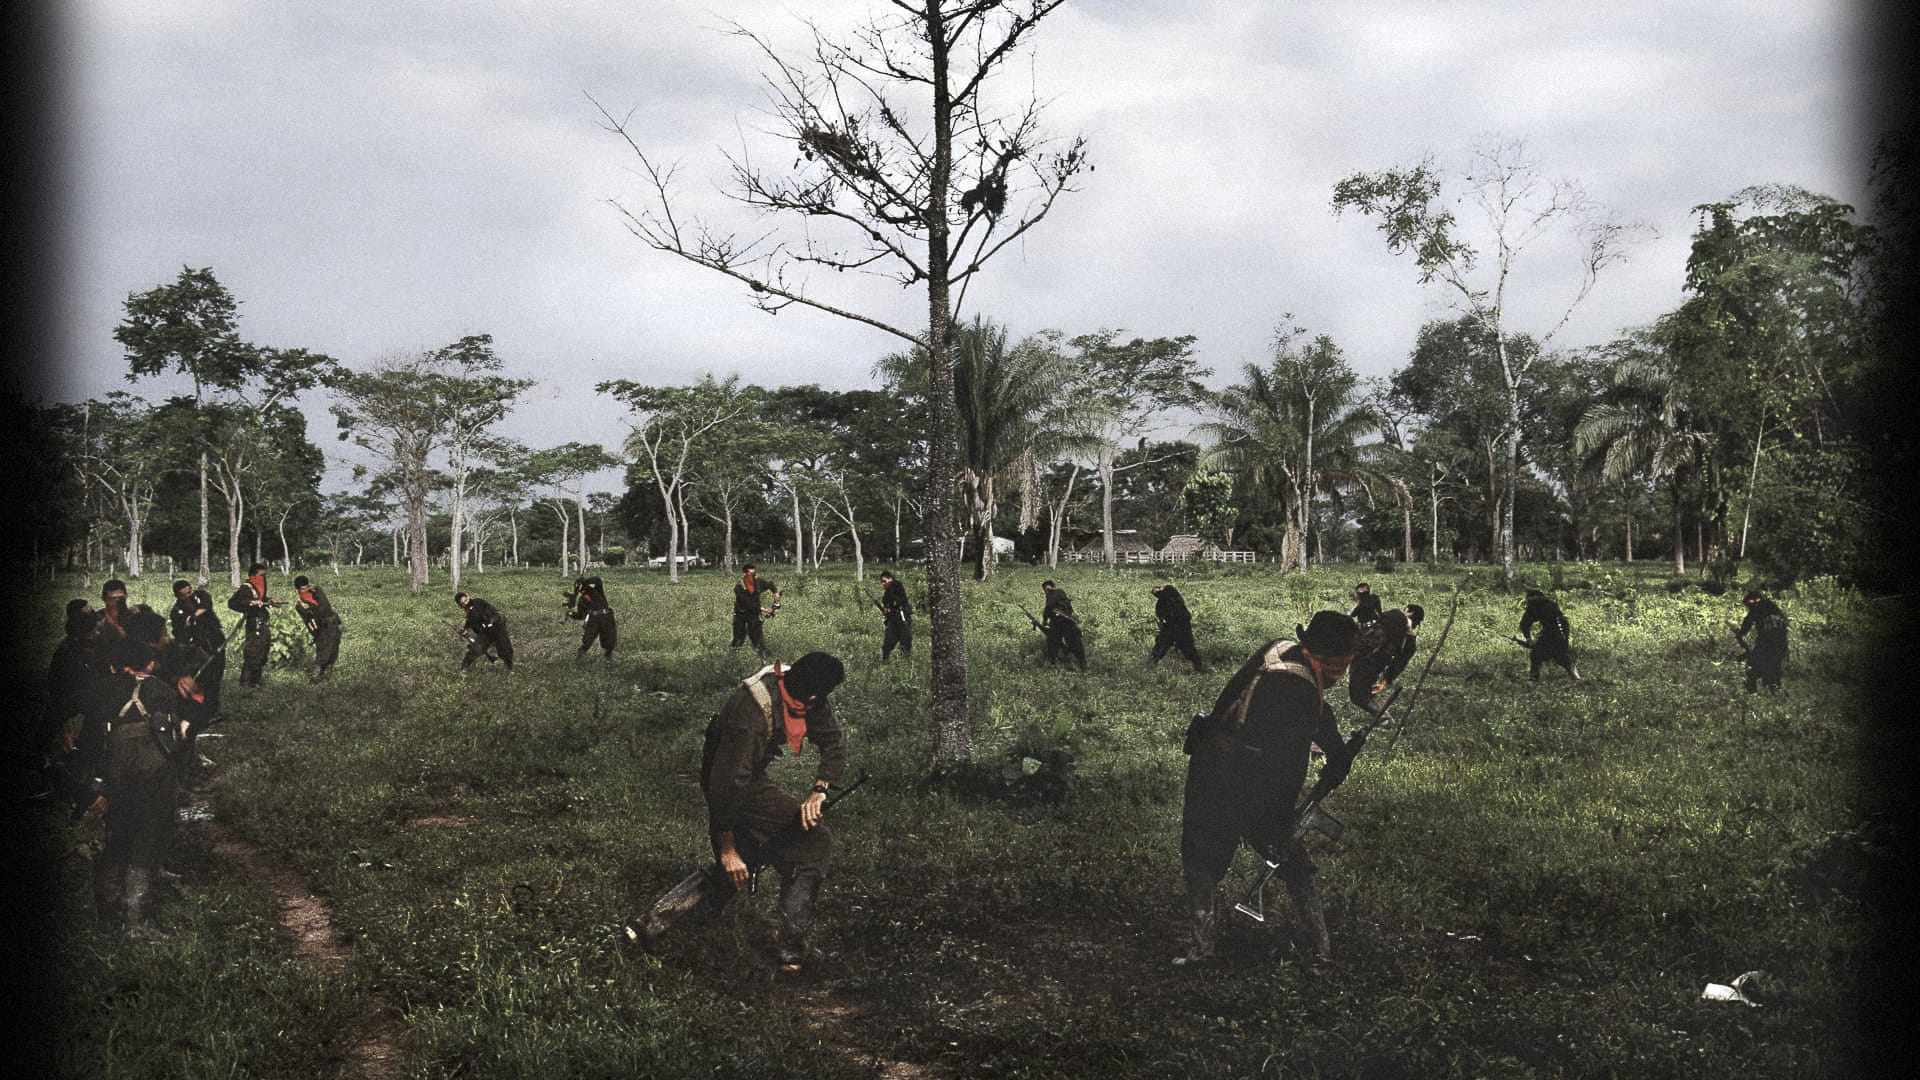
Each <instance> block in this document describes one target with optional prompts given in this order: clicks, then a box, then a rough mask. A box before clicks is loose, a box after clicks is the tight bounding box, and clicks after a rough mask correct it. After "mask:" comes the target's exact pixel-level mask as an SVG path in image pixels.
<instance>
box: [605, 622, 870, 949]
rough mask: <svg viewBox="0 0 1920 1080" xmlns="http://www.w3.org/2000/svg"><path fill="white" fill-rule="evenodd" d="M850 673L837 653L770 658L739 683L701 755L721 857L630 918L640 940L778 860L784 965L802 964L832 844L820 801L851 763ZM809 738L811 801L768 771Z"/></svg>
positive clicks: (728, 896)
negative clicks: (844, 716)
mask: <svg viewBox="0 0 1920 1080" xmlns="http://www.w3.org/2000/svg"><path fill="white" fill-rule="evenodd" d="M845 678H846V669H845V667H844V666H843V665H842V664H841V662H840V661H839V660H838V659H837V658H835V657H833V656H831V655H829V654H827V653H823V652H811V653H808V654H807V655H805V656H802V657H801V658H800V659H799V660H797V661H795V662H794V665H793V666H792V667H791V668H786V669H782V668H781V667H780V665H779V664H770V665H768V666H767V667H765V668H762V669H761V670H760V671H757V672H755V673H754V674H752V675H750V676H748V677H747V678H746V679H745V680H744V681H742V682H741V684H740V686H739V687H738V688H737V689H735V690H734V692H733V695H732V696H731V697H729V698H728V699H727V703H726V705H725V706H723V707H722V708H721V710H720V712H719V714H718V715H716V716H715V717H714V718H713V722H712V723H711V724H709V725H707V735H706V745H705V747H704V748H703V750H702V751H701V756H700V789H701V790H702V791H703V792H705V794H706V799H707V833H708V837H709V839H710V840H711V841H712V844H713V855H714V862H713V865H711V866H708V867H704V868H702V869H700V870H697V871H695V872H694V873H693V874H691V875H689V876H688V877H687V878H686V879H685V880H683V881H681V882H680V883H679V884H678V885H675V886H674V887H673V888H672V889H670V890H668V891H667V893H666V895H664V896H662V897H661V898H660V899H659V900H657V901H655V902H654V905H653V907H652V908H651V909H649V910H648V912H647V913H646V914H645V915H643V916H641V917H640V918H638V919H635V920H633V921H632V922H631V923H629V924H628V926H627V933H628V935H629V936H630V937H631V938H632V939H634V940H636V941H639V942H642V943H644V944H648V945H651V944H652V943H653V942H655V941H657V940H658V939H659V938H660V936H661V935H662V934H664V933H666V932H667V929H668V927H670V926H672V925H673V923H674V922H675V920H677V919H679V918H680V916H682V915H684V914H686V913H687V912H689V911H692V910H693V909H694V908H696V907H699V906H701V905H703V904H706V905H709V906H715V907H722V906H725V905H726V903H727V902H728V901H730V900H732V899H733V897H734V896H735V895H736V894H737V893H738V892H739V890H740V889H741V888H742V887H744V886H745V885H746V884H747V882H748V880H749V878H750V877H751V874H752V871H753V870H754V869H757V868H758V867H760V866H762V865H764V864H769V863H770V864H772V866H773V868H774V869H775V870H776V871H778V872H779V874H780V934H779V940H778V943H777V959H778V963H779V966H780V968H781V970H783V971H798V970H800V966H801V964H802V963H803V962H804V960H805V957H806V944H807V931H808V929H809V927H810V926H811V925H812V923H813V908H814V901H815V900H816V898H817V897H818V896H819V891H820V886H821V883H822V881H823V880H824V879H825V876H826V871H827V862H828V860H829V858H830V857H831V855H832V850H833V837H832V834H831V833H830V832H828V830H827V826H826V823H825V822H823V821H822V820H821V814H820V808H821V806H822V804H824V803H825V802H826V798H827V792H828V791H829V790H830V789H831V788H832V787H833V785H835V784H838V783H839V782H840V778H841V775H842V774H843V773H844V772H845V771H846V766H847V740H846V734H845V733H844V732H843V731H842V730H841V728H840V723H839V721H838V720H836V719H835V718H834V715H833V704H832V702H830V701H829V700H828V698H827V695H828V694H829V693H831V692H832V691H833V689H834V687H836V686H839V685H840V683H841V681H842V680H844V679H845ZM803 741H806V742H811V743H813V745H814V746H815V747H816V748H817V749H818V750H819V751H820V764H819V767H818V768H816V769H815V770H814V781H813V786H812V789H811V790H810V791H808V793H807V798H806V801H804V802H798V801H795V800H794V798H793V797H792V796H790V795H788V794H787V793H786V792H784V791H781V790H780V788H779V787H778V786H776V785H775V784H774V782H773V781H772V780H770V779H768V777H767V767H768V766H769V765H771V764H772V763H773V761H774V759H775V758H777V757H779V756H780V753H781V750H782V748H783V747H784V748H786V749H788V750H790V751H792V752H793V753H795V754H798V753H799V752H800V749H801V744H802V742H803Z"/></svg>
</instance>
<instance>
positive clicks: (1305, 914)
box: [1287, 871, 1333, 964]
mask: <svg viewBox="0 0 1920 1080" xmlns="http://www.w3.org/2000/svg"><path fill="white" fill-rule="evenodd" d="M1287 898H1288V899H1290V900H1292V901H1293V917H1294V920H1295V923H1296V925H1297V926H1298V927H1299V934H1300V938H1301V940H1302V941H1304V942H1305V944H1306V948H1307V951H1308V952H1310V953H1312V954H1313V959H1314V960H1316V961H1318V962H1320V963H1323V964H1324V963H1327V962H1329V961H1331V960H1332V959H1333V941H1332V940H1331V939H1329V938H1328V937H1327V911H1326V908H1325V906H1323V905H1322V904H1321V902H1320V879H1319V875H1317V874H1315V873H1313V872H1312V871H1308V872H1307V873H1306V874H1303V875H1301V876H1299V877H1296V878H1292V879H1289V880H1288V881H1287Z"/></svg>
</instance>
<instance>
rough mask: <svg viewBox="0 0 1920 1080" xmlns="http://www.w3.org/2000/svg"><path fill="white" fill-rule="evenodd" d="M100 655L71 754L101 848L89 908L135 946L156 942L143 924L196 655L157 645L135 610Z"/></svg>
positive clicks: (154, 621)
mask: <svg viewBox="0 0 1920 1080" xmlns="http://www.w3.org/2000/svg"><path fill="white" fill-rule="evenodd" d="M122 625H123V628H124V630H125V631H126V632H125V635H124V636H123V637H121V638H120V639H118V640H115V641H114V642H112V643H111V644H110V645H109V646H108V647H107V655H106V663H107V669H108V674H107V675H106V676H105V677H104V678H102V679H100V680H98V681H97V682H96V684H95V686H94V688H93V691H92V693H91V695H90V697H89V704H88V708H87V723H86V728H85V730H84V731H83V733H82V736H81V746H80V750H79V753H78V756H79V758H80V760H81V762H82V766H83V768H84V769H85V775H88V776H95V777H99V778H100V780H101V795H102V797H103V800H104V803H105V815H106V834H107V836H106V843H105V845H104V846H103V847H102V848H101V850H100V852H99V853H98V854H97V855H96V856H95V858H94V865H93V894H94V903H95V906H96V908H97V910H98V911H99V913H100V914H101V916H102V917H103V918H106V919H108V920H112V921H117V922H119V923H121V924H122V925H124V926H125V928H126V930H127V933H128V934H129V935H130V936H132V937H135V938H138V939H142V940H151V939H154V938H158V937H160V936H161V934H160V931H159V928H158V927H157V926H156V925H155V923H154V921H153V916H154V909H155V906H156V904H155V897H154V893H153V888H154V885H155V884H156V878H157V876H158V874H159V870H160V862H161V860H162V859H163V858H164V857H165V854H166V849H167V844H168V841H169V840H170V839H171V837H172V835H173V827H174V821H175V817H176V814H177V811H178V808H179V802H180V784H181V778H182V776H183V775H184V774H183V771H182V766H183V759H184V757H185V756H186V755H187V754H190V753H191V752H192V751H191V737H192V735H193V726H194V724H195V723H196V722H197V720H196V713H197V712H198V707H199V706H200V705H201V704H202V702H201V701H199V700H196V699H200V698H202V697H203V695H202V694H201V693H200V690H199V687H198V686H197V685H196V684H195V682H194V680H193V675H192V672H193V669H194V668H195V667H197V666H199V664H200V663H201V661H203V660H204V659H205V658H206V654H205V653H204V652H202V651H201V650H200V649H198V648H195V647H192V646H187V645H176V644H173V643H171V642H169V640H168V638H167V621H166V619H165V618H163V617H162V616H161V615H160V614H159V613H158V612H156V611H154V610H152V609H151V608H148V607H146V606H145V605H141V606H140V607H139V608H137V609H135V610H132V611H129V612H127V613H126V615H125V618H124V620H123V623H122Z"/></svg>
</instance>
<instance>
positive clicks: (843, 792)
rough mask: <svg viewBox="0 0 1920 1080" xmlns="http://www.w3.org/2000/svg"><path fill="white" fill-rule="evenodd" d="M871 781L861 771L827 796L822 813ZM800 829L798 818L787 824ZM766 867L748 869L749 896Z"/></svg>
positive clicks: (865, 773)
mask: <svg viewBox="0 0 1920 1080" xmlns="http://www.w3.org/2000/svg"><path fill="white" fill-rule="evenodd" d="M871 779H873V774H872V773H870V772H868V771H867V770H865V769H861V770H860V775H859V776H856V777H854V779H853V783H851V784H848V785H847V786H846V787H843V788H841V789H840V790H839V791H836V792H834V793H832V794H830V795H828V796H827V800H826V801H825V802H823V803H821V804H820V812H821V813H822V814H825V813H826V812H827V811H829V810H831V809H833V807H834V804H835V803H838V802H839V801H840V800H841V799H844V798H846V797H847V796H849V795H851V794H853V793H854V792H856V791H858V790H860V785H861V784H864V783H866V782H867V781H868V780H871ZM799 827H800V819H799V818H797V817H796V818H794V819H793V821H791V822H789V823H788V824H787V830H788V831H789V832H791V831H792V830H794V829H797V828H799ZM764 866H766V863H759V864H756V865H754V866H750V867H748V868H747V895H749V896H751V895H753V893H754V891H755V890H757V889H759V887H760V870H761V868H762V867H764Z"/></svg>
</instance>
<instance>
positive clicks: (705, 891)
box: [625, 867, 719, 948]
mask: <svg viewBox="0 0 1920 1080" xmlns="http://www.w3.org/2000/svg"><path fill="white" fill-rule="evenodd" d="M718 895H719V888H718V887H717V886H716V885H715V884H714V878H713V871H712V870H711V869H709V868H707V867H701V868H700V869H698V870H695V871H694V872H693V873H691V874H688V875H687V876H686V877H685V878H683V879H681V881H680V883H679V884H678V885H675V886H674V887H673V888H671V889H668V890H667V891H666V893H665V894H664V895H662V896H661V897H660V899H658V900H655V901H654V902H653V906H652V907H650V908H648V909H647V913H646V914H645V915H642V916H640V917H638V918H634V919H629V920H627V925H626V927H625V930H626V935H627V940H628V941H631V942H633V943H634V944H636V945H640V946H642V947H645V948H652V947H653V945H654V943H655V942H657V941H659V940H660V938H661V937H662V936H664V935H665V934H666V932H667V930H668V929H669V928H671V927H672V926H673V924H674V923H676V922H678V921H679V920H680V917H681V916H682V915H685V914H686V913H687V912H689V911H692V910H693V909H694V908H697V907H699V906H700V905H701V904H704V903H706V902H708V901H709V900H712V899H713V898H715V897H716V896H718Z"/></svg>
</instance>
